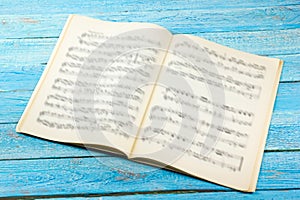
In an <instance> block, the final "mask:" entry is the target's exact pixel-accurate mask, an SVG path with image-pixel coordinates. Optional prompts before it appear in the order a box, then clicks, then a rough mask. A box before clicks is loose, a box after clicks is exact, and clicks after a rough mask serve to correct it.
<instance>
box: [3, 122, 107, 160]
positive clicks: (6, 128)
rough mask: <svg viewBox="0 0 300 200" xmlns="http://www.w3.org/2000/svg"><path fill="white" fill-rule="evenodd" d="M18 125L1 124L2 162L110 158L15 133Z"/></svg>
mask: <svg viewBox="0 0 300 200" xmlns="http://www.w3.org/2000/svg"><path fill="white" fill-rule="evenodd" d="M15 127H16V124H0V160H9V159H32V158H34V159H37V158H60V157H82V156H85V157H86V156H110V155H109V154H104V153H101V152H96V151H93V152H90V151H88V150H86V149H84V148H80V147H75V146H70V145H65V144H61V143H56V142H51V141H47V140H42V139H39V138H35V137H31V136H28V135H24V134H19V133H16V132H15Z"/></svg>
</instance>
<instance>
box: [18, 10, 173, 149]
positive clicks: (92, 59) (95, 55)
mask: <svg viewBox="0 0 300 200" xmlns="http://www.w3.org/2000/svg"><path fill="white" fill-rule="evenodd" d="M171 37H172V36H171V34H170V33H169V31H167V30H166V29H164V28H162V27H160V26H157V25H154V24H147V23H117V22H106V21H101V20H96V19H91V18H88V17H83V16H79V15H70V17H69V18H68V20H67V23H66V25H65V27H64V30H63V32H62V34H61V35H60V38H59V40H58V43H57V45H56V47H55V49H54V51H53V54H52V56H51V58H50V60H49V62H48V64H47V67H46V69H45V71H44V73H43V75H42V77H41V79H40V81H39V83H38V84H37V86H36V88H35V90H34V92H33V94H32V97H31V99H30V101H29V103H28V105H27V107H26V109H25V111H24V113H23V115H22V117H21V119H20V121H19V123H18V125H17V132H22V133H26V134H30V135H33V136H37V137H41V138H45V139H49V140H54V141H59V142H67V143H75V144H90V145H102V146H106V147H110V148H115V149H118V150H120V151H122V152H123V153H125V154H126V155H127V154H128V152H130V149H131V146H132V143H133V141H134V140H135V134H136V131H137V129H138V127H139V124H140V121H141V117H142V115H143V110H144V108H145V106H146V105H147V101H148V99H149V95H150V94H151V90H152V88H151V84H149V85H147V84H146V83H149V82H154V81H155V80H156V77H157V74H158V73H159V70H160V65H161V63H162V60H163V58H164V56H165V52H164V51H158V50H157V49H167V47H168V45H169V42H170V40H171ZM155 49H156V50H155ZM141 63H143V65H141ZM145 63H146V64H145Z"/></svg>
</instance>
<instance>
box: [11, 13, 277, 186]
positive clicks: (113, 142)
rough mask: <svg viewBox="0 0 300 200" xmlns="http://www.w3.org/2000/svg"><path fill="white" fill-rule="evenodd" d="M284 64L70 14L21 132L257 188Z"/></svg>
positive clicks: (142, 26) (149, 28) (150, 27)
mask: <svg viewBox="0 0 300 200" xmlns="http://www.w3.org/2000/svg"><path fill="white" fill-rule="evenodd" d="M282 63H283V61H281V60H279V59H275V58H269V57H262V56H258V55H253V54H249V53H246V52H242V51H238V50H235V49H232V48H228V47H225V46H222V45H220V44H216V43H214V42H210V41H208V40H205V39H203V38H200V37H196V36H193V35H185V34H176V35H173V34H172V33H171V32H170V31H168V30H167V29H165V28H163V27H161V26H158V25H155V24H149V23H135V22H130V23H119V22H107V21H101V20H97V19H92V18H88V17H84V16H79V15H70V17H69V18H68V20H67V22H66V25H65V27H64V29H63V31H62V33H61V35H60V38H59V40H58V42H57V45H56V47H55V49H54V51H53V54H52V56H51V58H50V60H49V62H48V64H47V67H46V69H45V70H44V73H43V75H42V77H41V79H40V81H39V82H38V84H37V86H36V88H35V90H34V92H33V94H32V97H31V99H30V101H29V103H28V105H27V107H26V109H25V111H24V113H23V115H22V117H21V119H20V121H19V123H18V125H17V128H16V129H17V132H20V133H25V134H29V135H33V136H36V137H40V138H44V139H48V140H53V141H58V142H63V143H71V144H78V145H82V146H86V147H90V148H96V149H100V150H103V151H109V152H114V153H116V154H123V155H126V156H127V157H128V159H132V160H134V161H137V162H143V163H147V164H150V165H156V166H160V167H164V168H167V169H171V170H175V171H178V172H181V173H185V174H189V175H191V176H194V177H198V178H200V179H204V180H207V181H210V182H214V183H217V184H220V185H224V186H227V187H230V188H234V189H237V190H241V191H245V192H253V191H255V188H256V184H257V179H258V174H259V169H260V165H261V161H262V156H263V151H264V146H265V142H266V138H267V133H268V128H269V124H270V120H271V115H272V110H273V106H274V101H275V97H276V92H277V87H278V83H279V78H280V73H281V69H282Z"/></svg>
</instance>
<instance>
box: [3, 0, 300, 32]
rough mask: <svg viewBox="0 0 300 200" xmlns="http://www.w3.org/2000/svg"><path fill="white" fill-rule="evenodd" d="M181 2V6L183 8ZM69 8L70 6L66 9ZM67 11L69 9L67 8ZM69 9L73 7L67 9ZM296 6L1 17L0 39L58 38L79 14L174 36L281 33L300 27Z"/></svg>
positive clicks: (297, 7) (111, 11)
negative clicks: (144, 26)
mask: <svg viewBox="0 0 300 200" xmlns="http://www.w3.org/2000/svg"><path fill="white" fill-rule="evenodd" d="M183 3H184V1H182V2H181V4H183ZM70 7H71V5H69V8H70ZM67 8H68V7H67ZM70 9H72V7H71V8H70ZM299 12H300V7H299V6H297V5H296V6H277V7H258V8H248V9H240V8H233V9H216V8H214V9H209V10H206V9H199V10H194V9H193V10H176V9H175V10H174V9H171V10H169V9H168V10H164V11H163V12H162V10H160V9H159V8H155V10H150V11H141V10H135V11H121V12H120V11H115V10H110V12H107V10H106V12H101V11H100V10H99V11H98V12H90V11H86V12H83V11H75V12H66V14H56V13H55V14H47V15H45V14H43V13H42V14H34V12H33V13H31V14H30V15H26V16H25V17H24V15H23V14H22V15H17V14H15V15H0V20H1V21H2V23H1V24H0V36H1V37H0V38H25V37H54V36H58V35H59V33H60V31H61V28H62V27H63V25H64V23H65V21H66V19H67V17H68V14H70V13H73V14H76V13H77V14H82V15H86V16H90V17H94V18H98V19H102V20H108V21H120V22H131V21H135V22H149V23H156V24H159V25H162V26H164V27H166V28H167V29H169V30H170V31H172V32H173V33H197V32H202V33H204V32H206V33H207V32H235V31H257V30H271V31H274V30H280V29H291V28H299V27H300V22H299V21H300V16H299Z"/></svg>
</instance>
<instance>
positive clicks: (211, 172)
mask: <svg viewBox="0 0 300 200" xmlns="http://www.w3.org/2000/svg"><path fill="white" fill-rule="evenodd" d="M281 68H282V61H281V60H279V59H273V58H267V57H262V56H257V55H252V54H249V53H244V52H241V51H237V50H234V49H231V48H228V47H225V46H222V45H219V44H216V43H213V42H210V41H207V40H204V39H201V38H199V37H195V36H191V35H175V36H174V37H173V40H172V43H171V45H170V48H169V52H168V55H167V57H166V58H165V62H164V66H163V68H162V72H161V75H160V78H159V80H158V82H157V83H156V86H155V92H154V95H153V98H152V100H151V106H150V108H149V110H148V114H147V116H148V117H147V119H146V120H145V122H144V124H143V127H142V128H141V131H140V134H139V138H138V141H137V142H136V145H135V147H134V156H135V157H143V158H149V159H153V160H156V161H159V162H161V163H164V164H165V165H166V166H172V167H175V168H176V169H179V170H181V171H184V172H186V173H188V174H191V175H193V176H196V177H199V178H203V179H205V180H209V181H212V182H215V183H218V184H221V185H224V186H227V187H231V188H235V189H238V190H242V191H247V192H251V191H255V188H256V183H257V178H258V174H259V169H260V164H261V160H262V155H263V151H264V146H265V141H266V137H267V133H268V128H269V124H270V119H271V115H272V110H273V105H274V101H275V97H276V92H277V87H278V82H279V78H280V73H281Z"/></svg>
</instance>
